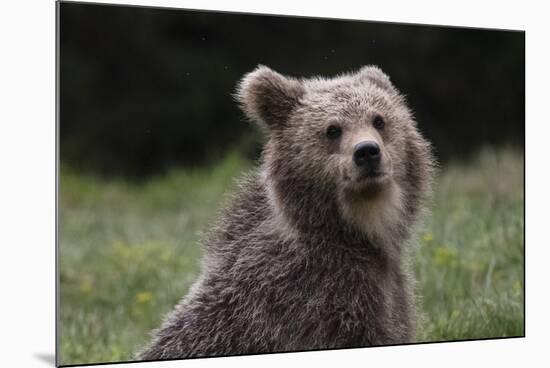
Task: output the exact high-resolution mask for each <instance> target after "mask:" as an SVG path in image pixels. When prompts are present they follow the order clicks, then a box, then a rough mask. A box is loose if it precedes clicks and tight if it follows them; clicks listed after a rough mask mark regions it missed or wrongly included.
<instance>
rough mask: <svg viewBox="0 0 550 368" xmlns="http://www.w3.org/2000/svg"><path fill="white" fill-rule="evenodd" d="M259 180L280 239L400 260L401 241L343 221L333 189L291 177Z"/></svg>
mask: <svg viewBox="0 0 550 368" xmlns="http://www.w3.org/2000/svg"><path fill="white" fill-rule="evenodd" d="M265 172H266V171H264V173H265ZM262 180H263V183H262V184H263V187H264V188H266V192H267V197H268V198H267V201H268V206H269V207H270V209H271V211H272V213H273V218H274V219H275V226H276V227H277V228H278V230H279V232H280V233H281V235H282V236H284V237H290V238H293V239H294V240H297V241H299V242H300V243H304V244H306V246H308V247H309V248H310V249H311V250H320V251H323V252H326V253H332V252H334V251H339V250H342V249H344V250H346V251H353V252H359V253H370V254H380V252H382V253H386V255H387V256H390V257H391V258H400V254H401V251H400V249H401V246H400V243H401V241H402V239H397V238H395V237H394V238H388V239H382V238H378V237H372V236H369V235H368V233H366V232H365V231H362V229H359V228H357V227H356V226H354V225H352V224H351V223H350V222H348V221H346V220H345V219H344V218H343V216H342V214H341V210H340V209H339V207H338V204H337V201H336V198H335V195H334V193H336V188H331V187H330V185H328V184H325V185H323V186H320V185H319V183H317V182H314V181H313V180H310V179H308V178H294V177H293V176H284V177H279V178H277V179H274V178H272V177H269V175H263V177H262ZM403 236H406V234H403Z"/></svg>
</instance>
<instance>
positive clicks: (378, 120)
mask: <svg viewBox="0 0 550 368" xmlns="http://www.w3.org/2000/svg"><path fill="white" fill-rule="evenodd" d="M372 125H373V126H374V127H375V128H376V129H378V130H382V129H384V125H386V123H385V122H384V119H382V117H381V116H380V115H376V117H375V118H374V121H373V122H372Z"/></svg>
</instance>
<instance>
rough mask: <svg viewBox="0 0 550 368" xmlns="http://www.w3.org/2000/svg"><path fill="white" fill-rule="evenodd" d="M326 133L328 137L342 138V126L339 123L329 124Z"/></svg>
mask: <svg viewBox="0 0 550 368" xmlns="http://www.w3.org/2000/svg"><path fill="white" fill-rule="evenodd" d="M326 134H327V138H328V139H337V138H340V136H341V135H342V128H340V127H339V126H337V125H329V127H328V128H327V133H326Z"/></svg>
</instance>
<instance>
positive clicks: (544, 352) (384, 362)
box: [0, 0, 550, 367]
mask: <svg viewBox="0 0 550 368" xmlns="http://www.w3.org/2000/svg"><path fill="white" fill-rule="evenodd" d="M96 2H101V1H96ZM111 2H114V3H132V4H142V5H158V6H173V7H182V8H194V9H215V10H230V11H246V12H260V13H274V14H289V15H310V16H318V17H336V18H348V19H367V20H383V21H396V22H399V21H402V22H409V23H425V24H443V25H462V26H474V27H491V28H506V29H523V30H526V31H527V35H526V55H527V72H526V85H527V90H526V94H527V121H526V128H527V133H526V140H527V142H526V154H527V184H526V188H527V194H526V199H527V202H526V209H527V211H526V220H527V223H526V230H527V234H526V245H527V252H526V255H527V280H526V292H527V328H526V334H527V337H526V338H525V339H512V340H497V341H481V342H466V343H446V344H431V345H420V346H403V347H386V348H374V349H353V350H341V351H325V352H317V353H295V354H275V355H265V356H249V357H235V358H218V359H200V360H191V361H179V362H177V361H176V362H165V363H140V365H136V364H132V365H130V364H124V365H117V366H118V367H126V366H129V367H149V366H155V367H157V366H158V367H203V366H209V367H212V366H220V367H221V366H224V367H225V366H227V365H229V366H230V367H242V366H245V367H256V366H258V365H261V366H264V365H267V366H281V365H283V366H287V365H316V366H330V367H333V366H338V365H342V364H353V363H355V364H367V365H371V366H377V365H378V366H395V365H397V364H405V365H407V366H423V367H436V366H437V367H440V366H445V367H459V366H460V367H463V366H465V365H466V366H482V365H486V366H500V367H508V366H510V367H511V366H514V367H517V366H519V365H523V364H527V365H531V364H529V362H531V363H535V362H536V363H535V365H538V366H544V365H545V366H549V365H548V362H549V360H550V359H549V358H548V348H549V344H548V341H549V337H550V336H549V333H548V330H549V329H550V324H549V323H548V321H549V318H548V314H549V313H550V305H549V298H548V291H549V286H548V283H549V281H550V277H549V272H548V270H549V269H550V252H549V251H548V247H549V246H550V241H549V240H548V238H549V237H550V235H549V234H548V233H547V229H548V228H546V226H545V225H546V224H547V223H548V217H549V213H548V210H549V208H550V203H549V201H548V192H549V190H550V185H549V184H550V183H549V180H548V177H549V174H548V172H549V170H550V164H549V161H550V155H549V152H548V151H549V150H548V147H549V146H550V144H549V140H550V134H549V132H550V130H549V125H550V119H549V118H548V116H547V115H548V106H549V105H550V101H549V100H550V93H548V85H549V83H550V80H549V78H548V71H547V69H548V68H549V67H550V59H549V49H550V47H549V46H548V45H549V44H550V40H549V39H548V35H549V32H548V27H549V26H548V23H547V16H548V14H549V12H548V10H546V9H544V8H543V6H544V5H542V4H544V2H543V1H540V2H534V1H533V2H531V4H536V3H538V4H540V5H527V4H529V3H528V2H520V1H514V2H508V1H503V0H500V1H479V0H477V1H466V0H462V1H453V2H447V1H406V0H404V1H389V0H381V1H357V0H356V1H351V0H350V1H344V0H338V1H331V2H327V3H322V2H320V1H318V2H310V3H307V2H305V1H302V2H299V1H297V0H284V1H283V0H270V1H253V0H246V1H245V0H231V2H229V1H227V0H226V1H222V0H218V1H214V0H208V1H206V0H203V1H199V0H196V1H111ZM0 9H1V10H0V17H1V19H0V41H1V42H0V91H1V100H0V124H1V129H0V170H1V171H0V173H1V179H0V210H1V212H0V213H1V218H0V252H1V254H0V271H1V272H2V274H1V278H0V292H1V294H0V306H1V309H0V337H1V340H0V346H1V349H0V351H1V354H0V361H1V363H3V364H0V365H1V366H7V367H12V366H24V367H34V366H52V365H53V354H54V317H55V313H54V302H55V299H54V240H55V231H54V224H55V222H54V213H55V212H54V210H55V201H54V189H55V176H54V157H55V156H54V152H55V151H54V148H55V146H54V142H55V140H54V139H55V136H54V111H55V110H54V103H55V100H54V66H55V62H54V56H55V53H54V41H55V37H54V36H55V33H54V20H55V18H54V14H55V11H54V9H55V7H54V1H53V0H40V1H23V0H19V1H15V0H12V1H5V2H2V5H0ZM545 23H546V24H545ZM404 62H406V60H405V61H404ZM501 92H502V93H503V94H505V93H507V91H505V90H503V91H501Z"/></svg>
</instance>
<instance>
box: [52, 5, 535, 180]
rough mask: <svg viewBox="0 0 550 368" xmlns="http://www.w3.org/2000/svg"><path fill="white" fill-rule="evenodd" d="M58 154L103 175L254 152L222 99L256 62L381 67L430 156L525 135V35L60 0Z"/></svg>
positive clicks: (292, 69) (461, 153)
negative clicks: (237, 150) (409, 110)
mask: <svg viewBox="0 0 550 368" xmlns="http://www.w3.org/2000/svg"><path fill="white" fill-rule="evenodd" d="M60 32H61V33H60V35H61V37H60V67H61V72H60V82H61V84H60V98H61V109H60V121H61V130H60V134H61V157H62V161H63V162H64V164H65V165H70V166H71V167H73V168H74V169H76V170H79V171H90V172H96V173H101V174H103V175H104V176H111V175H116V176H126V177H131V178H141V179H145V178H146V177H147V176H149V175H151V174H162V173H165V172H167V171H169V170H170V169H171V168H172V167H173V166H181V165H186V166H188V167H189V166H197V165H202V164H205V163H209V162H210V163H212V162H216V161H217V160H219V159H221V157H223V156H224V155H225V153H226V151H227V150H228V149H229V150H231V149H234V147H242V149H243V151H244V152H245V153H246V154H247V155H248V156H249V157H255V154H257V152H258V145H257V143H255V142H257V141H258V139H256V138H257V137H255V136H254V130H253V129H251V128H250V127H249V126H247V124H244V123H243V122H242V121H241V120H242V118H243V114H242V113H241V112H240V111H239V109H238V107H237V105H236V103H235V102H234V101H233V99H232V97H231V94H232V93H233V92H234V90H235V86H236V84H237V82H238V80H239V79H240V78H241V77H242V76H243V75H244V73H246V72H249V71H251V70H252V69H253V68H255V67H256V66H257V65H258V64H265V65H268V66H270V67H272V68H274V69H276V70H278V71H280V72H281V73H285V74H289V75H293V76H299V77H302V76H304V77H309V76H313V75H327V76H330V75H334V74H338V73H342V72H346V71H351V70H355V69H358V68H359V67H360V66H362V65H365V64H377V65H379V66H381V67H382V69H383V70H384V71H386V72H387V73H388V74H389V75H390V76H391V78H392V80H393V81H394V83H395V84H396V85H397V86H398V88H399V89H401V90H402V91H403V93H405V94H406V95H407V98H408V100H409V102H410V106H411V107H412V108H413V110H414V111H415V115H416V117H417V120H418V121H419V122H420V127H421V129H422V130H423V131H424V133H425V135H426V136H427V137H428V138H429V139H430V141H431V142H433V143H434V145H435V147H436V150H437V154H438V157H439V159H440V160H442V161H445V160H447V159H449V158H453V157H465V156H468V155H471V154H475V152H477V149H478V148H479V147H480V146H481V145H483V144H490V145H497V144H503V143H505V144H515V145H517V146H518V147H521V145H522V144H523V142H524V133H523V132H524V128H523V127H524V100H525V89H524V69H525V35H524V33H522V32H511V31H491V30H477V29H461V28H450V27H433V26H418V25H402V24H391V23H381V22H363V21H340V20H323V19H314V18H304V17H294V18H291V17H279V16H260V15H248V14H231V13H214V12H199V11H184V10H174V9H160V8H157V9H156V8H144V7H129V6H112V5H97V4H82V3H70V2H62V3H61V10H60Z"/></svg>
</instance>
